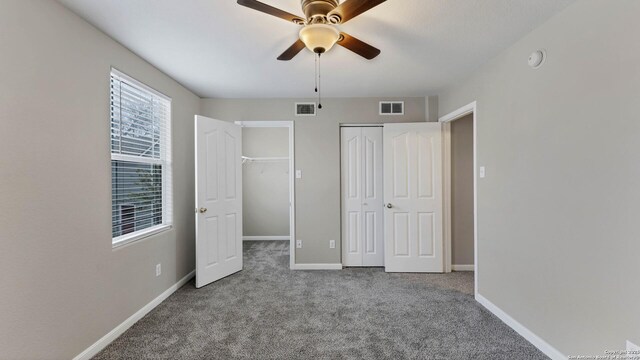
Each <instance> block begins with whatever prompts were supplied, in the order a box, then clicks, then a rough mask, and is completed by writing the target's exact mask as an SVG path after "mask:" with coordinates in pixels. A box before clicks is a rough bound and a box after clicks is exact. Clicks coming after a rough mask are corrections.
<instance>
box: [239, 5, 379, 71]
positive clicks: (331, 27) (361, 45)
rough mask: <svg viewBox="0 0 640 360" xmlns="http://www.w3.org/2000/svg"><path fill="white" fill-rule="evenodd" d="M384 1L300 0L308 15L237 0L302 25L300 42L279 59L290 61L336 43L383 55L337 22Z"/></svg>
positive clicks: (370, 56)
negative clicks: (303, 51) (303, 53)
mask: <svg viewBox="0 0 640 360" xmlns="http://www.w3.org/2000/svg"><path fill="white" fill-rule="evenodd" d="M385 1H386V0H346V1H344V2H343V3H342V4H341V3H340V0H300V2H301V5H302V11H303V12H304V14H305V18H302V17H300V16H297V15H293V14H291V13H289V12H286V11H283V10H280V9H278V8H275V7H273V6H270V5H267V4H264V3H261V2H259V1H256V0H238V4H240V5H242V6H246V7H248V8H251V9H254V10H258V11H261V12H263V13H267V14H269V15H273V16H276V17H279V18H281V19H284V20H287V21H290V22H292V23H294V24H296V25H300V26H303V28H302V29H301V30H300V33H299V39H298V41H296V42H295V43H294V44H293V45H291V47H289V48H288V49H287V50H286V51H285V52H284V53H282V55H280V56H279V57H278V60H283V61H288V60H291V59H293V58H294V56H296V55H297V54H298V53H299V52H300V51H302V49H304V48H305V47H306V48H308V49H309V50H311V51H313V52H314V53H316V54H323V53H325V52H327V51H329V50H331V48H332V47H333V46H334V45H335V44H338V45H340V46H342V47H345V48H347V49H349V50H351V51H353V52H354V53H356V54H358V55H360V56H362V57H364V58H365V59H368V60H371V59H373V58H375V57H376V56H378V55H379V54H380V50H379V49H376V48H375V47H373V46H371V45H369V44H367V43H365V42H363V41H360V40H358V39H356V38H355V37H353V36H351V35H349V34H346V33H344V32H340V30H338V28H337V27H336V25H338V24H344V23H346V22H347V21H349V20H351V19H353V18H354V17H356V16H358V15H360V14H362V13H364V12H366V11H368V10H370V9H372V8H374V7H376V6H378V5H380V4H382V3H383V2H385Z"/></svg>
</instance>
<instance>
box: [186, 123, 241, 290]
mask: <svg viewBox="0 0 640 360" xmlns="http://www.w3.org/2000/svg"><path fill="white" fill-rule="evenodd" d="M195 121H196V124H195V130H196V133H195V148H196V154H195V156H196V207H197V209H196V287H198V288H200V287H202V286H205V285H207V284H209V283H211V282H214V281H216V280H219V279H222V278H223V277H225V276H228V275H231V274H233V273H235V272H238V271H240V270H242V129H241V128H240V126H238V125H235V124H232V123H228V122H224V121H219V120H213V119H209V118H206V117H203V116H196V120H195Z"/></svg>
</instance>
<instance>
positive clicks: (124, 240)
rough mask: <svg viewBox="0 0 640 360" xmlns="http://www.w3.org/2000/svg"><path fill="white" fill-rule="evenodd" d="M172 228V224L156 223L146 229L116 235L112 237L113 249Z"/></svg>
mask: <svg viewBox="0 0 640 360" xmlns="http://www.w3.org/2000/svg"><path fill="white" fill-rule="evenodd" d="M172 228H173V226H171V225H157V226H153V227H150V228H148V229H144V230H140V231H136V232H134V233H131V234H127V235H122V236H118V237H117V238H114V239H113V248H114V249H115V248H119V247H122V246H125V245H128V244H131V243H132V242H134V241H138V240H142V239H146V238H148V237H150V236H154V235H158V234H160V233H163V232H165V231H169V230H171V229H172Z"/></svg>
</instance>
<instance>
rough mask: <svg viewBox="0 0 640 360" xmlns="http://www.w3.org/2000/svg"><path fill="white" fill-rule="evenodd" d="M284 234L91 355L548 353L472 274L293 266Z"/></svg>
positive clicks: (249, 247)
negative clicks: (497, 310)
mask: <svg viewBox="0 0 640 360" xmlns="http://www.w3.org/2000/svg"><path fill="white" fill-rule="evenodd" d="M288 252H289V248H288V244H287V243H286V242H271V241H269V242H245V245H244V270H243V271H241V272H239V273H237V274H235V275H232V276H229V277H227V278H225V279H222V280H220V281H218V282H216V283H213V284H211V285H209V286H207V287H204V288H202V289H195V287H194V285H193V282H191V283H189V284H187V285H185V286H184V287H182V288H181V289H180V290H178V291H177V292H176V293H175V294H173V295H172V296H171V297H169V298H168V299H167V300H166V301H164V302H163V303H162V304H160V305H159V306H158V307H157V308H156V309H154V310H153V311H152V312H151V313H149V314H148V315H147V316H145V317H144V318H143V319H142V320H140V321H139V322H138V323H136V324H135V325H134V326H132V327H131V328H130V329H129V330H128V331H127V332H125V333H124V334H123V335H122V336H120V337H119V338H118V339H116V340H115V341H114V342H113V343H112V344H111V345H109V346H108V347H107V348H106V349H105V350H103V351H102V352H101V353H100V354H98V355H97V356H96V357H95V359H491V360H497V359H509V360H513V359H547V357H545V356H544V355H543V354H542V353H540V352H539V351H538V350H537V349H536V348H535V347H533V346H532V345H531V344H529V343H528V342H527V341H526V340H524V339H523V338H522V337H520V336H519V335H518V334H517V333H515V332H514V331H513V330H511V329H510V328H509V327H508V326H506V325H505V324H503V323H502V322H501V321H500V320H499V319H498V318H496V317H495V316H493V315H492V314H491V313H489V312H488V311H486V310H485V309H484V308H483V307H482V306H481V305H479V304H478V303H476V302H475V300H474V299H473V295H472V293H473V274H472V273H452V274H446V275H444V274H443V275H432V274H386V273H385V272H384V271H383V270H382V269H377V268H366V269H355V268H352V269H346V270H342V271H290V270H289V269H288V264H289V256H288Z"/></svg>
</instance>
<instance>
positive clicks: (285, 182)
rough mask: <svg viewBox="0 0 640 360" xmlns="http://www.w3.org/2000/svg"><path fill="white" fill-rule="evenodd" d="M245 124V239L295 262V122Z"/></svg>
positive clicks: (243, 178) (243, 163)
mask: <svg viewBox="0 0 640 360" xmlns="http://www.w3.org/2000/svg"><path fill="white" fill-rule="evenodd" d="M238 124H239V125H241V126H242V183H243V184H242V189H243V194H242V195H243V199H242V203H243V242H244V243H245V248H246V247H247V246H254V247H256V248H265V249H267V248H268V250H270V251H274V250H275V251H278V252H280V253H281V254H282V255H283V256H288V257H289V259H288V262H289V265H290V267H292V264H295V258H294V257H295V254H294V249H295V248H294V246H293V239H294V238H295V236H294V235H295V201H294V188H293V187H294V178H293V173H294V170H293V164H294V159H293V136H294V135H293V123H292V122H289V121H245V122H238Z"/></svg>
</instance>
